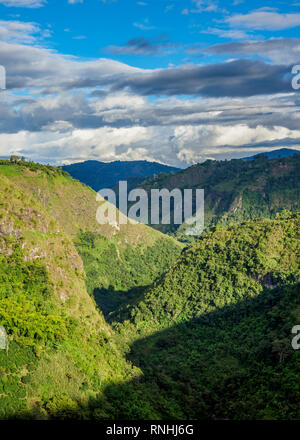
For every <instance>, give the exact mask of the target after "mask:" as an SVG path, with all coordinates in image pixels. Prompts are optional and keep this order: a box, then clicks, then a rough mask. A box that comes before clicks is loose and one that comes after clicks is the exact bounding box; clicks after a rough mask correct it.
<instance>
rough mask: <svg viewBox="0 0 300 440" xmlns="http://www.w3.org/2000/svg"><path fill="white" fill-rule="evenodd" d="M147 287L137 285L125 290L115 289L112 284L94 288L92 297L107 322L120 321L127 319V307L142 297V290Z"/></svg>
mask: <svg viewBox="0 0 300 440" xmlns="http://www.w3.org/2000/svg"><path fill="white" fill-rule="evenodd" d="M149 287H150V286H137V287H133V288H132V289H129V290H127V291H124V290H115V288H114V286H109V287H108V289H104V288H102V289H98V288H96V289H94V291H93V297H94V299H95V301H96V304H97V306H98V307H99V309H100V310H101V312H102V313H103V315H104V317H105V319H106V321H107V322H108V323H109V324H111V323H112V322H116V321H117V322H120V323H121V322H123V321H124V320H125V319H128V311H129V309H130V308H131V307H134V306H135V305H137V304H138V303H139V302H140V301H142V300H143V299H144V292H145V291H146V290H147V288H149Z"/></svg>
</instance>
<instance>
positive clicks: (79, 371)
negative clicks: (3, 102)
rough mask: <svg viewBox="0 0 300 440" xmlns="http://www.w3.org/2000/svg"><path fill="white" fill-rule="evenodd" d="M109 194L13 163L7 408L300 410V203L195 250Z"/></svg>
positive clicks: (217, 233)
mask: <svg viewBox="0 0 300 440" xmlns="http://www.w3.org/2000/svg"><path fill="white" fill-rule="evenodd" d="M289 160H290V159H284V161H287V162H283V163H282V162H279V163H277V168H276V170H277V171H278V172H279V174H280V172H281V169H282V168H283V170H285V169H287V168H288V169H289V170H290V171H291V174H292V175H294V174H293V173H294V171H293V165H292V164H293V163H294V162H291V163H290V162H289ZM237 162H238V165H239V166H241V163H240V162H241V161H237ZM269 162H270V163H271V162H272V161H269ZM229 164H231V165H232V166H235V162H233V164H232V163H231V162H230V163H229ZM253 164H256V165H255V167H254V168H249V170H252V172H254V171H255V170H256V167H258V166H259V164H260V161H259V162H257V160H255V161H253ZM203 166H204V171H205V173H206V177H207V175H209V169H210V167H214V168H213V169H214V170H216V169H218V167H219V166H221V165H219V163H208V164H207V163H206V164H204V165H203ZM205 167H207V168H208V170H207V168H205ZM201 169H202V168H201ZM246 170H248V168H247V169H246ZM249 170H248V171H249ZM204 171H203V173H204ZM210 172H211V173H212V170H210ZM205 173H204V174H205ZM249 173H250V171H249ZM246 178H247V179H250V176H249V175H247V173H246ZM281 178H282V179H283V182H285V181H287V180H288V175H286V174H284V172H283V175H281ZM247 181H248V180H247ZM278 191H279V190H278ZM278 194H279V192H278ZM285 194H288V193H287V192H286V193H285ZM282 197H283V196H282ZM97 206H98V202H97V201H96V193H95V192H94V191H93V190H92V189H90V188H88V187H87V186H85V185H83V184H81V183H80V182H78V181H76V180H73V179H72V178H71V177H70V176H68V175H67V174H66V173H65V172H64V171H62V170H61V169H58V168H54V167H49V166H41V165H38V164H34V163H31V162H30V163H26V162H24V161H18V162H17V163H11V162H9V161H1V162H0V218H1V224H0V326H1V325H2V326H4V327H5V329H6V331H7V333H8V341H9V348H8V353H6V351H5V350H0V372H1V374H0V418H1V419H9V418H22V419H24V418H34V419H70V418H72V419H73V418H75V419H96V420H101V419H170V418H172V419H177V420H178V419H209V420H213V419H289V418H291V419H295V418H299V417H300V406H299V401H300V385H299V374H300V367H299V366H300V358H299V356H300V353H299V351H297V350H293V348H292V346H291V340H292V337H293V335H292V333H291V329H292V327H293V326H295V325H299V324H300V314H299V310H300V297H299V293H300V291H299V273H300V267H299V261H300V258H299V231H300V215H299V213H291V212H288V211H286V210H283V211H282V212H280V213H279V214H274V217H275V218H274V219H256V220H247V221H245V220H243V221H239V222H235V223H232V224H230V225H222V224H221V223H218V224H217V225H216V226H214V227H212V228H210V229H207V231H206V232H205V233H204V234H203V235H202V236H201V237H199V238H198V240H197V242H196V243H195V244H194V245H193V246H190V247H186V248H184V249H183V245H182V244H179V243H178V242H177V241H176V240H174V239H173V238H171V237H169V236H165V235H163V234H161V233H160V232H159V231H156V230H154V229H152V228H150V227H147V226H145V225H141V224H127V225H108V224H107V225H99V224H98V223H97V222H96V209H97ZM97 305H98V307H97ZM102 312H103V313H102Z"/></svg>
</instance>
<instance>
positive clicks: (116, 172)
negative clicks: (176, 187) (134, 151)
mask: <svg viewBox="0 0 300 440" xmlns="http://www.w3.org/2000/svg"><path fill="white" fill-rule="evenodd" d="M62 168H63V170H64V171H67V172H68V173H69V174H70V175H71V176H72V177H73V178H74V179H78V180H80V181H81V182H82V183H85V184H86V185H89V186H90V187H91V188H93V189H94V190H95V191H99V190H100V189H103V188H111V187H113V186H114V185H116V184H117V183H118V182H119V181H120V180H129V179H132V178H134V179H133V181H134V183H135V184H139V183H141V182H142V181H143V180H145V179H146V178H147V177H151V176H154V175H155V174H160V173H171V172H176V171H179V170H180V169H179V168H175V167H170V166H168V165H162V164H160V163H157V162H148V161H146V160H136V161H124V162H122V161H115V162H99V161H97V160H88V161H85V162H79V163H74V164H71V165H64V166H63V167H62Z"/></svg>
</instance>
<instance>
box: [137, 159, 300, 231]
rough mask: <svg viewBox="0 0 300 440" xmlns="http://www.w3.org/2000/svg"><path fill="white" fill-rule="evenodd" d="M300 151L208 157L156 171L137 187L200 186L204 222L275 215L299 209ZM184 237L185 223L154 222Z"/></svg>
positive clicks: (148, 188) (193, 187) (209, 223)
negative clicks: (272, 156) (174, 170)
mask: <svg viewBox="0 0 300 440" xmlns="http://www.w3.org/2000/svg"><path fill="white" fill-rule="evenodd" d="M299 170H300V155H294V156H293V157H286V158H280V159H268V158H267V157H264V156H258V157H256V158H254V160H252V161H244V160H238V159H233V160H230V161H215V160H207V161H206V162H204V163H201V164H196V165H193V166H192V167H190V168H187V169H186V170H183V171H180V172H178V173H175V174H171V175H159V176H156V177H155V178H150V179H147V180H146V181H144V182H143V183H142V184H140V185H139V187H141V188H144V189H146V190H147V191H150V190H151V189H161V188H167V189H169V190H172V189H174V188H179V189H186V188H191V189H195V188H199V189H204V194H205V226H206V227H211V226H214V225H216V224H217V223H218V222H221V223H223V224H228V223H230V222H231V221H241V220H250V219H256V218H259V217H266V218H274V217H275V214H276V213H277V212H278V211H280V210H282V209H288V210H290V211H297V210H299V209H300V171H299ZM154 227H155V228H156V229H159V230H161V231H163V232H167V233H170V232H171V233H177V236H178V237H181V238H183V234H182V232H183V231H184V225H182V226H180V227H179V229H178V230H177V228H178V226H177V225H171V226H169V225H158V226H154Z"/></svg>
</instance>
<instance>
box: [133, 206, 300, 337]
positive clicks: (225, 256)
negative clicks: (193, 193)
mask: <svg viewBox="0 0 300 440" xmlns="http://www.w3.org/2000/svg"><path fill="white" fill-rule="evenodd" d="M299 238H300V215H299V214H298V213H295V214H290V213H288V212H285V211H284V212H283V213H282V214H280V215H278V216H277V218H276V219H275V220H267V219H265V220H264V219H261V220H257V221H255V222H254V221H248V222H242V223H238V224H233V225H231V226H230V227H227V228H225V227H221V226H218V227H216V228H214V230H212V231H210V232H207V233H206V234H203V235H202V236H201V238H199V240H198V242H197V244H196V245H195V246H193V247H191V248H188V249H187V250H186V251H185V252H183V254H182V256H181V258H180V260H179V261H178V262H177V263H176V264H175V265H174V266H172V267H171V268H170V269H169V270H168V271H167V272H166V274H165V275H163V277H162V278H161V279H158V280H157V281H156V282H155V283H154V286H152V287H150V288H149V289H148V290H147V291H146V292H145V295H144V298H143V300H142V301H141V302H140V303H139V304H138V306H136V307H134V308H133V309H132V310H131V312H130V317H131V319H132V320H133V322H134V324H135V326H136V327H138V328H139V330H140V331H141V332H144V331H145V332H146V333H148V332H149V331H150V332H152V331H153V329H155V330H157V329H161V328H165V327H170V326H172V325H174V324H176V323H180V322H185V321H188V320H190V319H192V318H198V317H200V316H202V315H203V314H209V313H212V312H214V311H215V310H218V309H220V308H224V307H226V306H229V305H232V304H237V303H238V302H240V301H242V300H243V301H245V300H247V299H251V298H254V297H256V296H258V295H260V294H261V293H262V292H263V291H264V289H273V288H275V287H279V288H280V286H283V285H286V284H291V285H293V284H295V283H296V282H299V276H300V266H299V263H300V242H299Z"/></svg>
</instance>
